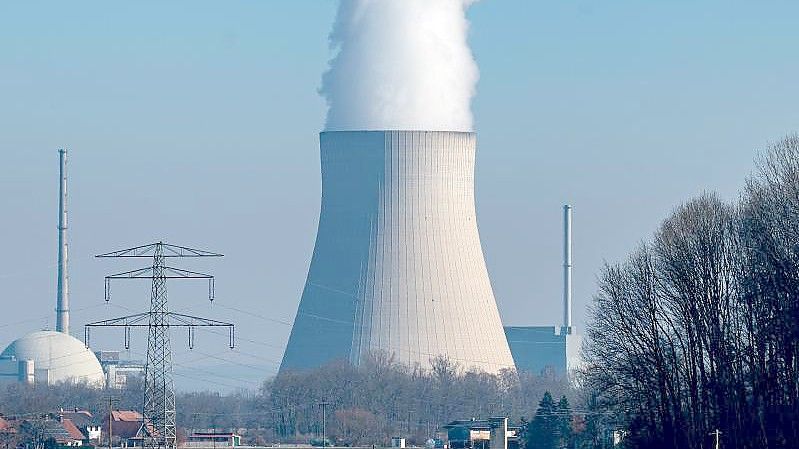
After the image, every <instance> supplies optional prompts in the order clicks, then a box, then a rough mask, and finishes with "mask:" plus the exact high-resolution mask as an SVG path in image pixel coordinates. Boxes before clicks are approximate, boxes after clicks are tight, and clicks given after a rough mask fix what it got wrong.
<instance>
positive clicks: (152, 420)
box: [84, 242, 235, 449]
mask: <svg viewBox="0 0 799 449" xmlns="http://www.w3.org/2000/svg"><path fill="white" fill-rule="evenodd" d="M221 256H222V254H217V253H212V252H209V251H203V250H198V249H193V248H187V247H183V246H176V245H168V244H166V243H162V242H158V243H153V244H150V245H142V246H137V247H135V248H128V249H123V250H120V251H114V252H111V253H106V254H100V255H98V256H96V257H139V258H142V257H147V258H150V257H151V258H152V260H153V264H152V266H150V267H146V268H140V269H137V270H132V271H125V272H122V273H117V274H112V275H109V276H106V277H105V300H106V301H109V300H110V299H111V280H112V279H150V280H152V290H151V295H150V311H149V312H144V313H137V314H134V315H128V316H124V317H119V318H113V319H110V320H103V321H98V322H95V323H90V324H87V325H86V327H85V334H84V339H85V343H86V346H87V347H88V346H89V329H90V328H92V327H123V328H124V329H125V331H124V333H125V349H128V348H130V328H132V327H147V329H148V337H147V362H146V364H145V368H144V408H143V413H142V415H143V417H144V419H143V421H142V426H141V428H140V430H139V436H141V437H143V438H144V446H145V447H147V448H166V449H174V448H175V447H176V441H175V414H176V413H175V385H174V380H173V378H172V346H171V342H170V339H169V328H170V327H185V328H187V329H188V334H189V348H193V347H194V328H195V327H227V328H228V335H229V346H230V348H231V349H232V348H233V347H234V346H235V328H234V326H233V324H231V323H225V322H222V321H216V320H210V319H207V318H200V317H196V316H191V315H184V314H180V313H175V312H170V311H169V308H168V306H167V289H166V280H167V279H207V280H208V299H209V300H210V301H213V300H214V277H213V276H211V275H209V274H204V273H197V272H193V271H188V270H182V269H179V268H174V267H168V266H166V264H165V261H166V258H168V257H221ZM145 323H146V324H145Z"/></svg>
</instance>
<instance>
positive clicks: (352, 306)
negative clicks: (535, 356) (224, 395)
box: [281, 131, 513, 372]
mask: <svg viewBox="0 0 799 449" xmlns="http://www.w3.org/2000/svg"><path fill="white" fill-rule="evenodd" d="M320 140H321V157H322V209H321V215H320V219H319V230H318V233H317V239H316V246H315V248H314V254H313V258H312V261H311V267H310V270H309V273H308V279H307V282H306V285H305V290H304V291H303V295H302V300H301V302H300V306H299V310H298V312H297V318H296V320H295V322H294V327H293V328H292V332H291V336H290V338H289V343H288V347H287V348H286V353H285V355H284V357H283V363H282V366H281V370H285V369H303V368H313V367H316V366H319V365H321V364H323V363H325V362H327V361H330V360H333V359H348V360H350V361H352V362H354V363H356V364H357V363H360V362H361V361H362V360H363V359H364V357H366V356H368V354H369V353H370V352H376V351H379V352H383V353H389V354H393V355H394V356H395V358H396V359H397V360H399V361H401V362H403V363H407V364H415V363H419V364H420V365H422V366H423V367H429V365H430V360H431V359H432V358H434V357H436V356H439V355H443V356H447V357H448V358H450V359H451V360H453V361H455V362H458V363H459V364H461V365H462V366H464V367H465V368H477V369H480V370H483V371H487V372H496V371H498V370H500V369H503V368H512V367H513V360H512V358H511V354H510V351H509V349H508V344H507V341H506V339H505V335H504V332H503V329H502V324H501V322H500V319H499V313H498V311H497V306H496V302H495V300H494V295H493V292H492V290H491V284H490V281H489V278H488V272H487V271H486V266H485V261H484V259H483V253H482V248H481V246H480V238H479V235H478V232H477V221H476V217H475V209H474V156H475V135H474V134H473V133H463V132H433V131H340V132H324V133H322V134H321V135H320Z"/></svg>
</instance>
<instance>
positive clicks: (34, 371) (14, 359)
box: [0, 150, 105, 387]
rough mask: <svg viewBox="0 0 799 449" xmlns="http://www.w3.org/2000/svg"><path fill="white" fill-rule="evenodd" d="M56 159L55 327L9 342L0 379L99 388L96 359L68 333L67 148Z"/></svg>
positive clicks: (0, 362)
mask: <svg viewBox="0 0 799 449" xmlns="http://www.w3.org/2000/svg"><path fill="white" fill-rule="evenodd" d="M59 160H60V170H59V175H60V182H59V201H58V281H57V286H58V289H57V295H56V330H55V331H49V330H45V331H39V332H33V333H31V334H28V335H25V336H24V337H21V338H19V339H17V340H15V341H14V342H12V343H11V344H10V345H8V347H6V348H5V350H4V351H3V352H2V353H1V354H0V381H3V380H6V381H9V380H10V381H19V382H25V383H30V384H32V383H41V384H47V385H49V384H54V383H60V382H75V383H86V384H88V385H92V386H97V387H102V386H104V385H105V374H104V373H103V369H102V368H101V366H100V363H99V362H98V361H97V358H96V357H95V356H94V354H93V353H92V352H91V351H90V350H89V349H87V348H86V346H85V345H84V343H83V342H81V341H80V340H78V339H77V338H75V337H73V336H71V335H70V334H69V276H68V273H67V260H68V257H67V205H66V203H67V172H66V167H67V152H66V150H59Z"/></svg>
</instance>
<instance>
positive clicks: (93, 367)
mask: <svg viewBox="0 0 799 449" xmlns="http://www.w3.org/2000/svg"><path fill="white" fill-rule="evenodd" d="M0 359H4V360H17V361H20V362H25V361H32V362H33V367H32V368H33V373H34V377H35V379H36V383H37V384H39V383H42V384H46V385H52V384H56V383H61V382H70V383H85V384H88V385H92V386H94V385H98V386H102V385H104V382H105V374H103V368H102V367H101V366H100V362H98V361H97V357H96V356H95V355H94V353H92V351H90V350H89V349H88V348H86V346H85V345H84V344H83V342H82V341H80V340H78V339H77V338H75V337H73V336H71V335H67V334H65V333H63V332H55V331H39V332H33V333H31V334H28V335H26V336H24V337H22V338H19V339H17V340H14V341H13V342H12V343H11V344H10V345H8V347H7V348H6V349H5V350H4V351H3V353H2V354H0Z"/></svg>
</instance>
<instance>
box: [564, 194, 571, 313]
mask: <svg viewBox="0 0 799 449" xmlns="http://www.w3.org/2000/svg"><path fill="white" fill-rule="evenodd" d="M563 326H564V327H566V328H567V329H568V328H571V327H572V207H571V206H570V205H568V204H566V205H564V206H563Z"/></svg>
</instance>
